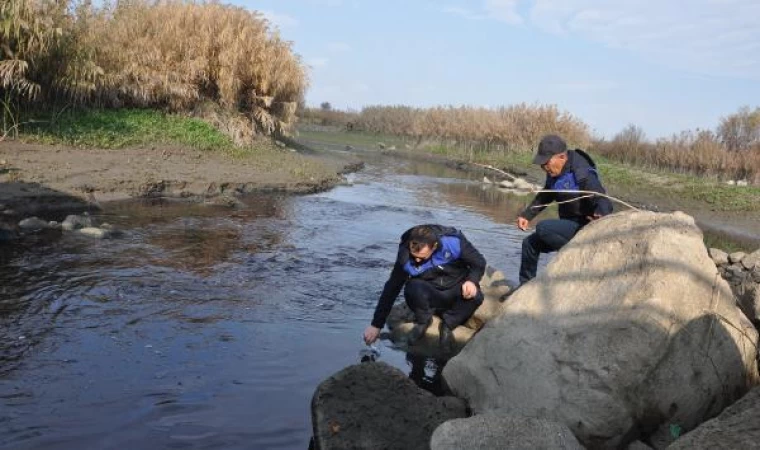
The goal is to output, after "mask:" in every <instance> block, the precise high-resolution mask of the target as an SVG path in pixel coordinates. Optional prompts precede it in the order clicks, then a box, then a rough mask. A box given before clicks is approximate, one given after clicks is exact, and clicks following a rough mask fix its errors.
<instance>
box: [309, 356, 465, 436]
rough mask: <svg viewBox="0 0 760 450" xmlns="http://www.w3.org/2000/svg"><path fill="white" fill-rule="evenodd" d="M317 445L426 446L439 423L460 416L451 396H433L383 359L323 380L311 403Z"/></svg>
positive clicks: (456, 401)
mask: <svg viewBox="0 0 760 450" xmlns="http://www.w3.org/2000/svg"><path fill="white" fill-rule="evenodd" d="M311 412H312V425H313V428H314V443H315V445H316V448H317V449H320V450H331V449H352V450H353V449H356V450H361V449H377V450H380V449H425V450H427V449H428V446H429V442H430V436H431V435H432V434H433V431H434V430H435V429H436V427H438V425H440V424H441V423H443V422H445V421H447V420H451V419H455V418H458V417H465V416H466V415H467V406H466V405H465V403H464V401H462V400H460V399H458V398H454V397H436V396H434V395H433V394H431V393H430V392H428V391H426V390H423V389H421V388H419V387H418V386H417V385H416V384H415V383H414V382H413V381H412V380H410V379H409V377H407V376H406V375H405V374H404V373H403V372H402V371H400V370H399V369H396V368H394V367H391V366H389V365H388V364H385V363H383V362H365V363H360V364H356V365H353V366H349V367H347V368H345V369H343V370H341V371H340V372H338V373H336V374H335V375H333V376H332V377H330V378H328V379H327V380H325V381H323V382H322V383H321V384H320V385H319V386H318V387H317V390H316V392H315V393H314V397H313V398H312V403H311Z"/></svg>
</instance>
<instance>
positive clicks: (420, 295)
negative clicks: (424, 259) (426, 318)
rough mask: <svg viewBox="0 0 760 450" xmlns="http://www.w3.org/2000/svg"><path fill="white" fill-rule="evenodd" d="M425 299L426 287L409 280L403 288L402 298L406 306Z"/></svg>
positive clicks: (422, 282) (416, 281)
mask: <svg viewBox="0 0 760 450" xmlns="http://www.w3.org/2000/svg"><path fill="white" fill-rule="evenodd" d="M426 297H427V286H425V282H424V281H421V280H409V281H408V282H407V283H406V285H405V286H404V298H405V299H406V302H407V304H414V303H416V302H418V301H420V300H422V299H425V298H426Z"/></svg>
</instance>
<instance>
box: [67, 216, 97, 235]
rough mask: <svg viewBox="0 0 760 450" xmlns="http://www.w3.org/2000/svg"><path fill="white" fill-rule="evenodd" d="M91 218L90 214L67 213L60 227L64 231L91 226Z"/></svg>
mask: <svg viewBox="0 0 760 450" xmlns="http://www.w3.org/2000/svg"><path fill="white" fill-rule="evenodd" d="M92 226H93V225H92V218H91V217H90V216H77V215H74V214H72V215H68V216H66V219H65V220H64V221H63V223H62V224H61V228H62V229H64V230H66V231H72V230H78V229H80V228H89V227H92Z"/></svg>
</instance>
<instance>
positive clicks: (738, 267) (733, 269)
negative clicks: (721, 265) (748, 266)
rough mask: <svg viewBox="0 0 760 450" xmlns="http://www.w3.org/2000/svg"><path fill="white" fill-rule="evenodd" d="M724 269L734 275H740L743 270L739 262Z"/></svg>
mask: <svg viewBox="0 0 760 450" xmlns="http://www.w3.org/2000/svg"><path fill="white" fill-rule="evenodd" d="M726 270H727V271H728V272H729V273H730V274H731V275H732V276H734V277H740V276H741V275H742V272H744V266H742V265H741V263H734V264H731V265H730V266H727V267H726Z"/></svg>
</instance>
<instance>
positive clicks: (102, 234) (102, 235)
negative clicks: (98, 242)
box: [77, 227, 111, 239]
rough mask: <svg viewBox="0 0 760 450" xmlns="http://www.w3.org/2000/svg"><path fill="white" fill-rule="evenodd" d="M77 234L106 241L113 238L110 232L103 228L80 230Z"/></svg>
mask: <svg viewBox="0 0 760 450" xmlns="http://www.w3.org/2000/svg"><path fill="white" fill-rule="evenodd" d="M77 232H78V233H80V234H83V235H85V236H89V237H93V238H96V239H106V238H108V237H110V236H111V231H110V230H104V229H102V228H95V227H85V228H80V229H79V230H77Z"/></svg>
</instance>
